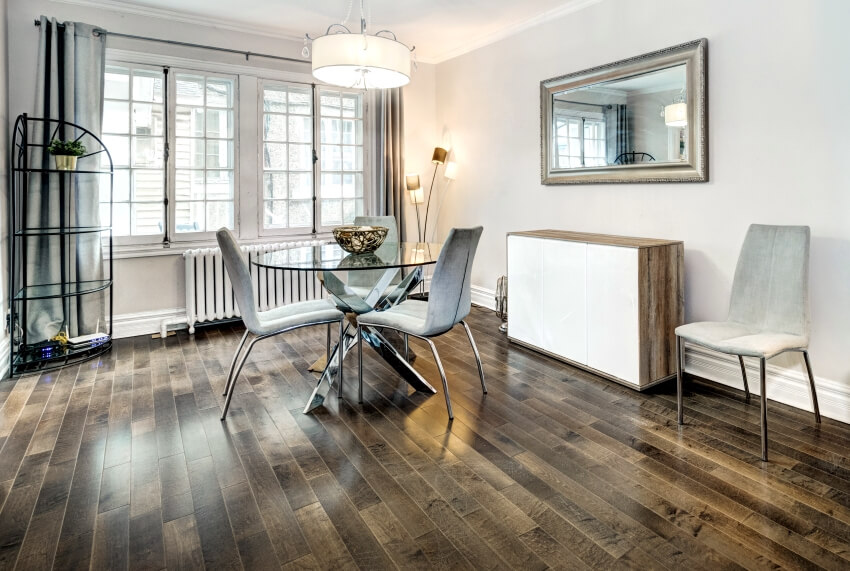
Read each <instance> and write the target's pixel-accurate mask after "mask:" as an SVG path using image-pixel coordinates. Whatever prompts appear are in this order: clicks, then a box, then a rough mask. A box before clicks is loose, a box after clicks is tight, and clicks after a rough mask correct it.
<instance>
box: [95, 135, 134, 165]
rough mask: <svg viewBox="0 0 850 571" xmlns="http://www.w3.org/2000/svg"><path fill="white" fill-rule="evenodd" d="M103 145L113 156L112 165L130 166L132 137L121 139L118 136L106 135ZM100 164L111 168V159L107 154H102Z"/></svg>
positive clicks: (103, 138)
mask: <svg viewBox="0 0 850 571" xmlns="http://www.w3.org/2000/svg"><path fill="white" fill-rule="evenodd" d="M102 140H103V145H104V146H105V147H106V149H107V150H108V151H109V154H110V155H112V164H113V165H114V166H115V167H127V166H130V137H120V136H117V135H104V136H103V137H102ZM101 157H102V158H101V161H100V164H101V165H102V166H103V167H105V168H109V157H107V156H106V153H101Z"/></svg>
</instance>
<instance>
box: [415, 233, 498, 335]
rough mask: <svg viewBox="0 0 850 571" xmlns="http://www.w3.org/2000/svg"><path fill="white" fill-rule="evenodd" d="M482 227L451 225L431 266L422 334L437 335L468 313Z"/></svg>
mask: <svg viewBox="0 0 850 571" xmlns="http://www.w3.org/2000/svg"><path fill="white" fill-rule="evenodd" d="M483 231H484V228H482V227H481V226H478V227H476V228H453V229H452V230H451V231H450V232H449V235H448V237H447V238H446V242H445V243H444V244H443V250H442V251H441V252H440V257H439V259H438V260H437V265H436V267H435V268H434V277H433V278H432V279H431V288H430V291H429V294H428V312H427V314H426V317H425V332H426V333H425V334H426V335H428V336H430V335H439V334H440V333H443V332H445V331H448V330H449V329H451V328H452V327H454V326H455V325H456V324H457V323H459V322H460V321H461V320H462V319H463V318H465V317H466V316H467V315H469V310H470V308H471V305H472V294H471V291H470V279H471V275H472V261H473V260H474V259H475V251H476V249H477V248H478V241H479V240H480V239H481V232H483Z"/></svg>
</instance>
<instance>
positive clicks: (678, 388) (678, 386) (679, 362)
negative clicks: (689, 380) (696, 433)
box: [676, 335, 684, 426]
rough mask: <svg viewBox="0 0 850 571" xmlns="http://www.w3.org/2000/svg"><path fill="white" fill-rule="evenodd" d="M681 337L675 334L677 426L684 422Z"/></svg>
mask: <svg viewBox="0 0 850 571" xmlns="http://www.w3.org/2000/svg"><path fill="white" fill-rule="evenodd" d="M683 343H684V342H683V341H682V338H681V337H679V336H678V335H677V336H676V404H677V406H678V413H677V415H678V416H677V418H678V422H679V426H681V425H682V424H683V423H684V406H683V403H682V368H683V367H682V345H683Z"/></svg>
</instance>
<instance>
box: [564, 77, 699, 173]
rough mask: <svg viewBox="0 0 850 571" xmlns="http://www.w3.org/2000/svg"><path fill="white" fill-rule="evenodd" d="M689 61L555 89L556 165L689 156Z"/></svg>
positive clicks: (672, 160) (662, 160)
mask: <svg viewBox="0 0 850 571" xmlns="http://www.w3.org/2000/svg"><path fill="white" fill-rule="evenodd" d="M686 72H687V66H686V64H684V63H683V64H681V65H675V66H672V67H669V68H665V69H660V70H656V71H652V72H649V73H642V74H637V75H632V76H629V77H624V78H618V79H615V80H612V81H607V82H600V83H594V84H592V85H587V86H583V87H579V88H575V89H568V90H564V91H559V92H555V93H553V94H552V102H551V103H552V125H551V131H550V132H551V134H552V141H551V149H552V152H553V156H552V157H551V161H552V165H553V167H554V168H555V169H580V168H592V167H604V166H612V165H631V164H647V163H680V162H687V161H688V156H687V153H688V140H687V138H688V129H687V117H688V114H687V92H686V86H687V75H686Z"/></svg>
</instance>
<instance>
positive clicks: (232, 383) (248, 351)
mask: <svg viewBox="0 0 850 571" xmlns="http://www.w3.org/2000/svg"><path fill="white" fill-rule="evenodd" d="M260 339H261V337H255V338H254V339H252V340H251V342H250V343H249V344H248V348H247V349H245V354H244V355H242V358H241V359H240V360H239V366H237V367H236V372H235V373H234V374H233V380H231V381H230V387H229V388H228V389H227V398H226V399H224V410H223V411H222V412H221V420H224V418H225V417H226V416H227V409H228V408H230V400H231V399H232V398H233V390H234V389H235V388H236V379H237V378H239V373H241V372H242V366H243V365H244V364H245V361H246V360H247V359H248V355H250V354H251V349H253V348H254V345H256V343H257V341H259V340H260Z"/></svg>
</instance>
